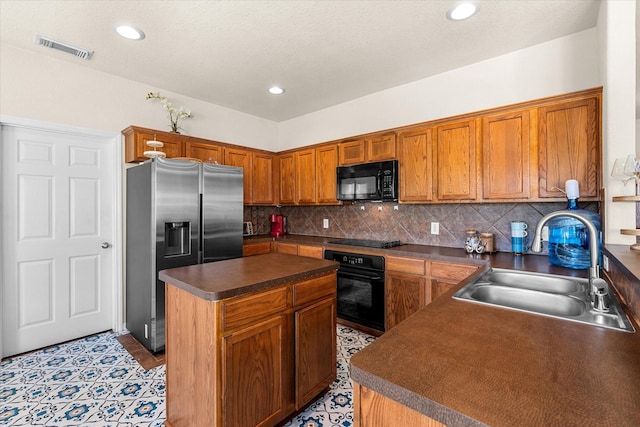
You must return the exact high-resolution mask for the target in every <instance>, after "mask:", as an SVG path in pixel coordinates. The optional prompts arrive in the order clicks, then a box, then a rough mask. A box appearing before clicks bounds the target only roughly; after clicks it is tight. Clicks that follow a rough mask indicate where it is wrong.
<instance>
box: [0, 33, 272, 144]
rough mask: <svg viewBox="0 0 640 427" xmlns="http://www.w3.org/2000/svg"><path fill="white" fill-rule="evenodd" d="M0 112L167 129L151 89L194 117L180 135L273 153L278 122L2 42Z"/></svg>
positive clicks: (108, 127) (102, 126)
mask: <svg viewBox="0 0 640 427" xmlns="http://www.w3.org/2000/svg"><path fill="white" fill-rule="evenodd" d="M0 58H2V60H1V61H0V88H2V89H1V90H2V92H1V95H0V113H2V114H4V115H8V116H14V117H22V118H29V119H34V120H40V121H44V122H53V123H60V124H68V125H72V126H77V127H82V128H90V129H97V130H103V131H107V132H115V133H119V132H120V131H121V130H122V129H124V128H126V127H127V126H129V125H137V126H143V127H148V128H151V129H159V130H167V131H168V130H170V128H169V119H168V118H167V115H166V112H165V111H164V110H163V108H162V106H161V105H160V103H158V101H157V100H147V99H146V98H145V96H146V94H147V93H148V92H150V91H153V92H157V91H160V93H161V94H163V95H164V96H167V97H168V98H169V99H170V100H171V101H172V103H173V104H174V105H176V106H184V107H186V108H189V109H190V110H191V111H192V112H193V113H194V117H193V118H191V119H186V120H184V121H181V122H180V123H179V124H180V125H181V126H182V127H183V128H184V130H183V131H182V133H183V134H186V135H193V136H197V137H202V138H207V139H213V140H217V141H222V142H229V143H233V144H239V145H244V146H247V147H254V148H262V149H265V150H272V151H276V149H277V137H278V124H277V123H276V122H272V121H270V120H265V119H261V118H259V117H256V116H251V115H249V114H244V113H240V112H238V111H234V110H230V109H228V108H224V107H221V106H218V105H214V104H210V103H207V102H203V101H200V100H197V99H194V98H189V97H186V96H182V95H179V94H175V93H172V92H169V91H166V90H163V89H162V88H156V87H151V86H148V85H145V84H142V83H138V82H135V81H132V80H127V79H123V78H121V77H117V76H113V75H110V74H105V73H102V72H99V71H95V70H93V69H91V68H89V67H86V66H84V65H82V61H83V60H81V59H77V61H78V62H77V63H72V62H68V61H62V60H59V59H57V58H51V57H49V56H46V55H40V54H37V53H33V52H29V51H26V50H22V49H18V48H15V47H12V46H8V45H6V44H1V43H0Z"/></svg>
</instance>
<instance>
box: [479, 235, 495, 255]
mask: <svg viewBox="0 0 640 427" xmlns="http://www.w3.org/2000/svg"><path fill="white" fill-rule="evenodd" d="M480 244H481V245H482V246H484V252H485V253H487V254H492V253H494V252H495V251H496V250H495V247H494V243H493V233H489V232H484V233H480Z"/></svg>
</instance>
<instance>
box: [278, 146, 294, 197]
mask: <svg viewBox="0 0 640 427" xmlns="http://www.w3.org/2000/svg"><path fill="white" fill-rule="evenodd" d="M278 163H279V164H280V203H281V204H283V205H293V204H294V203H295V195H296V191H295V190H296V167H295V165H296V161H295V156H294V155H293V153H289V154H283V155H281V156H280V157H279V162H278Z"/></svg>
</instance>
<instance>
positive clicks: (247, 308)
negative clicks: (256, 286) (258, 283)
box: [222, 286, 287, 330]
mask: <svg viewBox="0 0 640 427" xmlns="http://www.w3.org/2000/svg"><path fill="white" fill-rule="evenodd" d="M286 309H287V287H286V286H282V287H279V288H276V289H273V290H270V291H263V292H260V293H258V294H255V295H250V296H242V297H238V298H231V299H229V300H228V301H224V302H222V318H223V326H222V328H223V329H224V330H230V329H235V328H237V327H240V326H245V325H248V324H250V323H253V322H255V321H256V320H259V319H261V318H264V317H268V316H271V315H274V314H276V313H280V312H282V311H284V310H286Z"/></svg>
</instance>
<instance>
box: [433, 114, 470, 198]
mask: <svg viewBox="0 0 640 427" xmlns="http://www.w3.org/2000/svg"><path fill="white" fill-rule="evenodd" d="M436 135H437V136H436V142H435V146H436V149H435V153H436V154H435V156H436V158H435V165H436V167H435V172H436V196H437V199H438V200H441V201H454V200H474V199H475V198H476V183H477V181H478V180H477V170H476V122H475V120H466V121H461V122H456V123H449V124H443V125H440V126H438V127H436Z"/></svg>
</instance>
